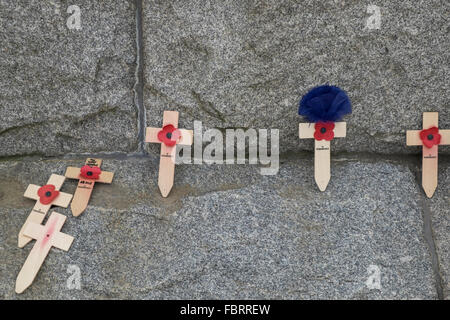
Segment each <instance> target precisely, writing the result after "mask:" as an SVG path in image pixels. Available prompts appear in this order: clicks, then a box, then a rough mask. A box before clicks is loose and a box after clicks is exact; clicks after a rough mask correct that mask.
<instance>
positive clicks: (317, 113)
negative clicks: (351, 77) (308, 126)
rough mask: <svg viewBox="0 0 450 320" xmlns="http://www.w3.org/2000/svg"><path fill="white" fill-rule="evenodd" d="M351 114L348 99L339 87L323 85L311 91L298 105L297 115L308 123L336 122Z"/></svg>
mask: <svg viewBox="0 0 450 320" xmlns="http://www.w3.org/2000/svg"><path fill="white" fill-rule="evenodd" d="M349 113H352V105H351V102H350V99H349V98H348V96H347V93H345V91H344V90H342V89H340V88H339V87H335V86H329V85H323V86H318V87H315V88H313V89H311V90H310V91H309V92H308V93H307V94H305V95H304V96H303V97H302V99H301V101H300V104H299V108H298V114H299V115H301V116H304V117H305V118H306V119H307V120H308V121H309V122H336V121H339V120H341V119H342V117H343V116H345V115H346V114H349Z"/></svg>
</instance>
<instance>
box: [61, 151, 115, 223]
mask: <svg viewBox="0 0 450 320" xmlns="http://www.w3.org/2000/svg"><path fill="white" fill-rule="evenodd" d="M101 165H102V160H101V159H93V158H88V159H87V160H86V163H85V165H84V166H83V167H82V168H76V167H67V169H66V174H65V176H66V177H67V178H69V179H79V181H78V186H77V189H76V190H75V194H74V196H73V201H72V204H71V205H70V208H71V209H72V214H73V215H74V216H75V217H78V216H79V215H80V214H81V213H83V211H84V210H86V208H87V205H88V203H89V199H90V198H91V193H92V189H94V185H95V183H96V182H101V183H111V182H112V180H113V177H114V172H108V171H102V170H101V169H100V166H101Z"/></svg>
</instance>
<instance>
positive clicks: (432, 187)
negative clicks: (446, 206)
mask: <svg viewBox="0 0 450 320" xmlns="http://www.w3.org/2000/svg"><path fill="white" fill-rule="evenodd" d="M432 127H436V128H438V127H439V113H438V112H424V113H423V129H424V130H426V129H430V128H432ZM420 132H421V130H408V131H407V132H406V144H407V145H408V146H422V187H423V190H424V191H425V194H426V195H427V197H428V198H431V197H432V196H433V194H434V192H435V191H436V188H437V185H438V145H433V146H432V147H431V148H428V147H427V146H425V144H424V142H423V141H422V139H421V138H420ZM439 134H440V135H441V141H440V143H439V144H440V145H450V130H439ZM431 138H432V137H431Z"/></svg>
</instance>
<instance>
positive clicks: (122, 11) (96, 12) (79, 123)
mask: <svg viewBox="0 0 450 320" xmlns="http://www.w3.org/2000/svg"><path fill="white" fill-rule="evenodd" d="M75 4H76V5H78V6H79V8H80V10H81V25H80V26H81V30H75V29H69V28H68V27H67V25H66V22H67V19H68V18H69V17H70V16H71V13H67V9H68V6H69V4H68V3H67V2H65V1H58V0H56V1H25V0H21V1H5V0H3V1H0V26H1V28H0V43H1V45H0V69H1V71H2V76H1V77H0V118H1V120H2V121H1V123H0V145H1V150H0V156H15V155H30V154H33V155H34V154H39V155H44V156H49V155H59V154H66V153H85V152H100V151H107V152H108V151H123V152H131V151H136V150H137V112H136V107H135V106H134V102H133V100H134V92H133V86H134V72H135V63H136V61H135V60H136V49H135V47H136V40H135V39H136V36H135V34H136V31H135V30H136V24H135V8H134V5H133V2H132V1H118V0H115V1H87V0H80V1H77V2H76V3H75Z"/></svg>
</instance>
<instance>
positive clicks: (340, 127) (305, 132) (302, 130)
mask: <svg viewBox="0 0 450 320" xmlns="http://www.w3.org/2000/svg"><path fill="white" fill-rule="evenodd" d="M315 131H316V129H315V123H300V124H299V126H298V135H299V137H300V139H312V138H314V132H315ZM346 135H347V122H335V123H334V137H335V138H345V136H346Z"/></svg>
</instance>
